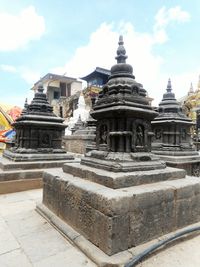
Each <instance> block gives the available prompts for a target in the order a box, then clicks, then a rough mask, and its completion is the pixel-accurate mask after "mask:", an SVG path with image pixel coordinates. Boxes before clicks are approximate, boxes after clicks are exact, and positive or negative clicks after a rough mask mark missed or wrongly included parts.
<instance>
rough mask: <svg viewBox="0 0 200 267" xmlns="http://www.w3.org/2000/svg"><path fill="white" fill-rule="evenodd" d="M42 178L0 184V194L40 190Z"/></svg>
mask: <svg viewBox="0 0 200 267" xmlns="http://www.w3.org/2000/svg"><path fill="white" fill-rule="evenodd" d="M42 186H43V183H42V178H36V179H27V180H26V179H22V180H14V181H3V182H0V194H8V193H15V192H20V191H25V190H31V189H38V188H42Z"/></svg>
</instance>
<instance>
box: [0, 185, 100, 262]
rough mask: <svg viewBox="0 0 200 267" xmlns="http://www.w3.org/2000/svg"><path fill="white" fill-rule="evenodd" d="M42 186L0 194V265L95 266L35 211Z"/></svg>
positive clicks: (40, 196)
mask: <svg viewBox="0 0 200 267" xmlns="http://www.w3.org/2000/svg"><path fill="white" fill-rule="evenodd" d="M41 198H42V190H41V189H37V190H30V191H25V192H19V193H12V194H6V195H0V267H33V266H34V267H66V266H68V267H82V266H84V267H95V266H96V265H95V264H94V263H93V262H91V261H90V260H89V259H88V258H87V257H86V256H85V255H84V254H83V253H82V252H80V251H79V250H78V249H77V248H76V247H74V246H73V245H72V244H71V243H70V242H69V241H67V240H66V239H65V238H64V237H63V236H62V235H61V234H60V233H59V232H57V231H56V230H55V229H54V228H53V227H52V226H51V225H50V224H48V223H47V222H46V220H45V219H44V218H43V217H41V216H40V215H39V214H38V213H37V212H36V211H35V206H36V202H37V201H41Z"/></svg>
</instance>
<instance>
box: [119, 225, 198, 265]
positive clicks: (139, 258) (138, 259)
mask: <svg viewBox="0 0 200 267" xmlns="http://www.w3.org/2000/svg"><path fill="white" fill-rule="evenodd" d="M195 231H200V226H196V227H191V228H188V229H186V230H183V231H180V232H178V233H177V234H175V235H173V236H171V237H169V238H166V239H164V240H161V241H159V242H158V243H156V244H154V245H152V246H150V247H148V248H147V249H145V250H144V251H143V252H141V253H139V254H138V255H137V256H135V257H134V258H133V259H131V260H130V261H129V262H128V263H126V264H125V265H124V267H134V266H136V264H137V263H139V262H141V261H142V260H143V258H145V257H147V256H148V255H149V254H150V253H152V252H153V251H154V250H156V249H157V248H159V247H161V246H163V245H166V244H167V243H169V242H171V241H173V240H175V239H177V238H179V237H181V236H183V235H186V234H189V233H192V232H195Z"/></svg>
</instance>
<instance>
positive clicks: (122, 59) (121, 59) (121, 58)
mask: <svg viewBox="0 0 200 267" xmlns="http://www.w3.org/2000/svg"><path fill="white" fill-rule="evenodd" d="M118 44H119V46H118V49H117V56H116V57H115V59H117V63H126V59H127V56H126V50H125V48H124V41H123V36H122V35H120V36H119V42H118Z"/></svg>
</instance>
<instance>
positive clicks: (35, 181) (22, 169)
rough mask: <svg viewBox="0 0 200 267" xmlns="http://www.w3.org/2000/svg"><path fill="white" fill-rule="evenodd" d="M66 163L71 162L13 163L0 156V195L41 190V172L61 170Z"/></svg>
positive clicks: (77, 160)
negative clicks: (54, 169) (53, 169)
mask: <svg viewBox="0 0 200 267" xmlns="http://www.w3.org/2000/svg"><path fill="white" fill-rule="evenodd" d="M70 157H72V155H71V156H70ZM72 158H73V157H72ZM68 161H69V162H71V161H72V160H52V161H45V160H43V161H27V162H15V161H11V160H9V159H7V158H5V157H2V156H1V157H0V194H6V193H12V192H18V191H24V190H28V189H36V188H41V187H42V185H43V183H42V176H43V172H44V171H45V170H47V169H52V168H59V167H60V168H61V167H62V166H63V164H64V163H66V162H68ZM79 161H80V160H79V159H76V160H74V162H79Z"/></svg>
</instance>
